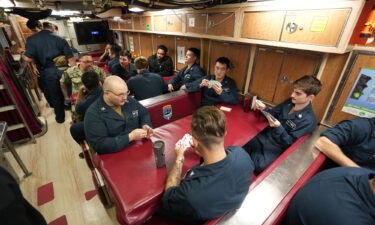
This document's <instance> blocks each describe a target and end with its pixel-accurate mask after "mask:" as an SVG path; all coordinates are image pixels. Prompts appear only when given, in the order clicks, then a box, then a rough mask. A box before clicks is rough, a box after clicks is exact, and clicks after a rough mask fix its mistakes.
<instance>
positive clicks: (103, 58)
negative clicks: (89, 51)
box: [99, 43, 114, 62]
mask: <svg viewBox="0 0 375 225" xmlns="http://www.w3.org/2000/svg"><path fill="white" fill-rule="evenodd" d="M113 45H114V44H113V43H107V44H106V46H105V48H104V52H103V54H102V55H101V56H100V57H99V61H100V62H105V61H108V60H110V58H109V49H111V48H112V47H113Z"/></svg>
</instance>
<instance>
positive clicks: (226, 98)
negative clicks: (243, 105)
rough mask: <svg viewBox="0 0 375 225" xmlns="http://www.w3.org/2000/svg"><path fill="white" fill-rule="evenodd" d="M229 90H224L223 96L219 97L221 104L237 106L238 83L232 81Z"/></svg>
mask: <svg viewBox="0 0 375 225" xmlns="http://www.w3.org/2000/svg"><path fill="white" fill-rule="evenodd" d="M225 88H228V89H229V90H224V89H223V91H222V92H221V95H219V98H220V100H221V102H223V103H226V104H229V105H235V104H237V103H238V93H237V88H236V83H235V82H234V80H230V81H229V84H228V86H227V87H225Z"/></svg>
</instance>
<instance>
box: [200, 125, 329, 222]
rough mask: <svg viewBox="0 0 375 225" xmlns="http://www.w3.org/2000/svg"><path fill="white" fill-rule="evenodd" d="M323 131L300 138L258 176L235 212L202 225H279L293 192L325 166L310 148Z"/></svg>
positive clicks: (320, 155)
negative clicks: (234, 224)
mask: <svg viewBox="0 0 375 225" xmlns="http://www.w3.org/2000/svg"><path fill="white" fill-rule="evenodd" d="M324 129H325V128H319V129H317V130H316V131H315V132H314V133H313V135H311V136H310V135H305V136H303V137H301V138H300V139H299V140H297V141H296V142H295V143H294V144H293V145H292V146H290V147H289V148H288V149H287V150H286V151H285V152H284V153H283V154H282V155H281V156H280V157H278V158H277V159H276V160H275V161H274V162H273V163H272V164H271V165H270V166H269V167H268V168H267V169H266V170H265V171H263V172H262V173H261V174H259V176H257V177H256V179H255V180H254V181H253V182H252V184H251V185H250V191H249V193H248V195H247V197H246V199H245V200H244V202H243V204H242V205H241V207H240V209H239V210H238V211H237V212H235V213H229V214H227V215H224V216H222V217H220V218H217V219H215V220H212V221H208V222H206V223H205V225H213V224H217V223H218V222H219V221H221V222H224V223H226V222H227V223H228V224H232V222H233V221H246V223H244V224H253V223H254V224H272V225H276V224H280V223H281V221H282V219H283V218H284V216H285V213H286V210H287V208H288V206H289V204H290V201H291V199H292V198H293V197H294V195H295V194H296V192H297V191H298V190H299V189H300V188H301V187H302V186H303V185H304V184H305V183H306V182H307V181H308V180H309V179H310V178H311V177H312V176H313V175H314V174H316V173H317V172H319V170H321V169H322V168H323V166H324V161H325V156H324V155H323V154H321V153H320V152H319V151H318V150H316V149H315V148H314V147H313V146H314V143H315V141H316V139H317V138H318V137H319V135H320V133H321V132H322V131H323V130H324ZM250 212H251V213H250ZM241 224H242V223H240V224H239V225H241Z"/></svg>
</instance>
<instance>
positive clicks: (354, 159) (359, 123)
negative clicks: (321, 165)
mask: <svg viewBox="0 0 375 225" xmlns="http://www.w3.org/2000/svg"><path fill="white" fill-rule="evenodd" d="M374 135H375V118H371V119H370V118H357V119H352V120H344V121H341V122H340V123H339V124H337V125H336V126H334V127H332V128H330V129H328V130H326V131H324V132H323V133H322V134H321V137H320V138H319V139H318V140H317V142H316V144H315V147H316V148H317V149H319V150H320V151H321V152H323V153H324V154H325V155H326V156H327V157H328V158H330V159H332V160H333V161H334V162H336V163H337V164H339V165H340V166H354V167H360V166H362V167H366V168H368V169H372V170H375V138H374V137H375V136H374Z"/></svg>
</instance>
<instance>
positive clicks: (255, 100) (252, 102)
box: [250, 95, 257, 110]
mask: <svg viewBox="0 0 375 225" xmlns="http://www.w3.org/2000/svg"><path fill="white" fill-rule="evenodd" d="M256 103H257V96H256V95H255V96H253V99H252V101H251V107H250V109H251V110H255V105H256Z"/></svg>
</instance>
